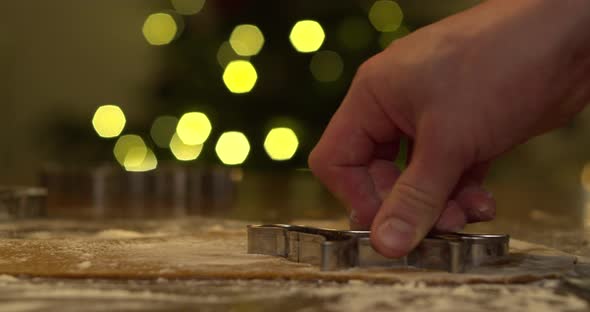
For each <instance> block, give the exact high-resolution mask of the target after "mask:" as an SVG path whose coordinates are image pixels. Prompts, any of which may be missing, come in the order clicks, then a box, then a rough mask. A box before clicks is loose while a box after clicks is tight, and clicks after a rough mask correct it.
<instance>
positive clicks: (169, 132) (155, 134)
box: [150, 116, 178, 148]
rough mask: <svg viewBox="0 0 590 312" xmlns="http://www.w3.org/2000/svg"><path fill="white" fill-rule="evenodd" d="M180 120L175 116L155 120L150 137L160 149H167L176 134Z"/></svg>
mask: <svg viewBox="0 0 590 312" xmlns="http://www.w3.org/2000/svg"><path fill="white" fill-rule="evenodd" d="M177 124H178V118H176V117H173V116H160V117H158V118H156V120H154V123H153V124H152V127H151V129H150V136H151V137H152V140H153V141H154V143H156V145H157V146H158V147H161V148H167V147H168V146H169V145H170V140H171V139H172V136H173V135H174V133H175V132H176V125H177Z"/></svg>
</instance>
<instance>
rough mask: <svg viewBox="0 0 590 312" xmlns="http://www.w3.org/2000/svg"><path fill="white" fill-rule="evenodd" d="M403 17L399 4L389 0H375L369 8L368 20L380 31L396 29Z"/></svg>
mask: <svg viewBox="0 0 590 312" xmlns="http://www.w3.org/2000/svg"><path fill="white" fill-rule="evenodd" d="M403 18H404V14H403V12H402V9H401V8H400V6H399V4H397V2H394V1H391V0H378V1H375V3H374V4H373V6H371V9H370V10H369V21H371V24H373V26H374V27H375V29H377V30H378V31H380V32H392V31H396V30H397V29H398V28H399V26H400V25H401V24H402V21H403Z"/></svg>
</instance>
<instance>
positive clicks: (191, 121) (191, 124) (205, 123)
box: [176, 112, 211, 145]
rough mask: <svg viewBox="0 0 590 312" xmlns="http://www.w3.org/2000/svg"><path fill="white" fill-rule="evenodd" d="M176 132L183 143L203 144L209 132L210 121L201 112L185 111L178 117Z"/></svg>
mask: <svg viewBox="0 0 590 312" xmlns="http://www.w3.org/2000/svg"><path fill="white" fill-rule="evenodd" d="M176 133H177V134H178V137H179V138H180V139H181V140H182V142H183V143H184V144H187V145H198V144H203V143H204V142H205V141H206V140H207V138H208V137H209V134H211V122H210V121H209V118H207V115H205V114H203V113H199V112H191V113H186V114H184V115H182V117H180V120H179V121H178V125H177V126H176Z"/></svg>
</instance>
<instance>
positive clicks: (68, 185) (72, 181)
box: [41, 164, 242, 219]
mask: <svg viewBox="0 0 590 312" xmlns="http://www.w3.org/2000/svg"><path fill="white" fill-rule="evenodd" d="M241 174H242V172H241V171H240V169H239V168H226V167H217V166H204V167H197V166H183V165H173V164H170V165H166V164H161V165H160V166H159V167H158V169H157V170H152V171H148V172H127V171H125V170H124V169H122V168H121V167H120V166H118V165H102V166H97V167H83V168H70V167H61V166H48V167H46V168H44V170H43V171H42V173H41V185H43V186H44V187H46V188H47V190H48V193H49V196H48V198H47V209H48V213H49V215H50V216H51V217H65V218H71V217H75V218H93V219H94V218H144V217H148V218H154V217H164V218H168V217H184V216H189V215H213V216H216V215H223V214H224V213H227V212H228V211H229V210H231V209H232V207H233V204H234V202H235V199H236V187H237V183H238V182H239V180H240V179H241Z"/></svg>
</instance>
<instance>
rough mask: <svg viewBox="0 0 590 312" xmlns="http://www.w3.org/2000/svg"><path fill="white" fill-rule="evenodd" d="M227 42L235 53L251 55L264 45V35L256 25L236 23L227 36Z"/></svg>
mask: <svg viewBox="0 0 590 312" xmlns="http://www.w3.org/2000/svg"><path fill="white" fill-rule="evenodd" d="M229 43H230V45H231V47H232V49H233V50H234V51H235V52H236V54H238V55H241V56H253V55H256V54H258V53H259V52H260V50H261V49H262V46H263V45H264V36H263V35H262V32H261V31H260V29H259V28H258V26H256V25H238V26H236V28H234V30H233V31H232V33H231V35H230V37H229Z"/></svg>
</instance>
